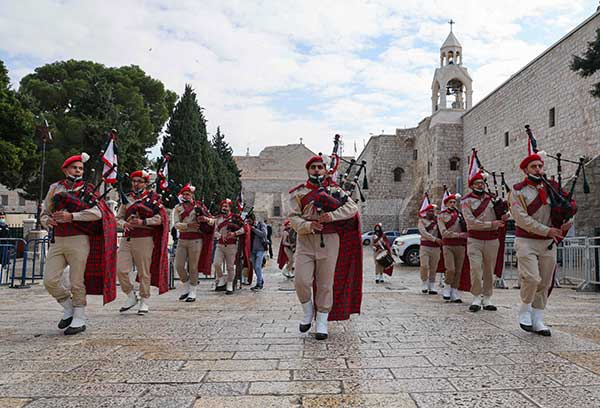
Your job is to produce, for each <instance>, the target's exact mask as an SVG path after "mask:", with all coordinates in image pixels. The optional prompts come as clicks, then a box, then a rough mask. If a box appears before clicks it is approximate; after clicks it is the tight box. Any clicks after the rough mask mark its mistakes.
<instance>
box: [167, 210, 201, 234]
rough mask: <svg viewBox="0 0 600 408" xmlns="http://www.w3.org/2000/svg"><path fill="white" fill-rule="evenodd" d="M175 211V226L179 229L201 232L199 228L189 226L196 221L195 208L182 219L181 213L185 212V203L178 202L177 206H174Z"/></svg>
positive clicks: (180, 230)
mask: <svg viewBox="0 0 600 408" xmlns="http://www.w3.org/2000/svg"><path fill="white" fill-rule="evenodd" d="M189 205H191V206H193V205H194V204H192V203H190V204H189ZM173 212H174V213H175V228H177V231H179V232H200V231H198V230H197V229H191V228H189V227H188V225H189V224H192V223H196V212H195V211H194V210H193V209H192V211H190V213H189V214H188V215H187V217H185V218H184V219H183V220H182V219H181V214H182V213H183V212H185V207H184V205H183V204H177V205H176V206H175V208H173Z"/></svg>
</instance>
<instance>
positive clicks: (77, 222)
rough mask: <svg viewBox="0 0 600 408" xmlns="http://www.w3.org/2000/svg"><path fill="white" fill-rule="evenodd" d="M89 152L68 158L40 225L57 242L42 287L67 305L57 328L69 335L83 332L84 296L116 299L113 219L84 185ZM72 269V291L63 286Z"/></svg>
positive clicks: (50, 191) (114, 225)
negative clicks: (50, 233) (66, 272)
mask: <svg viewBox="0 0 600 408" xmlns="http://www.w3.org/2000/svg"><path fill="white" fill-rule="evenodd" d="M88 158H89V156H88V155H87V154H85V153H82V154H80V155H76V156H71V157H69V158H67V159H66V160H65V161H64V163H63V165H62V171H63V173H64V174H65V179H64V180H61V181H58V182H56V183H54V184H52V185H51V186H50V188H49V189H48V194H47V195H46V198H45V199H44V202H43V204H42V215H41V219H40V221H41V223H42V226H44V227H45V228H49V227H52V228H54V243H53V244H52V245H51V246H50V250H49V252H48V256H47V257H46V270H45V274H44V286H45V287H46V290H47V291H48V293H50V295H51V296H52V297H54V298H55V299H56V300H57V301H58V303H60V305H61V306H62V307H63V309H64V312H63V317H62V319H61V320H60V322H59V323H58V328H59V329H66V330H65V332H64V333H65V334H66V335H73V334H77V333H81V332H83V331H85V329H86V326H85V306H86V294H89V295H99V294H103V295H104V303H108V302H110V301H112V300H114V298H115V297H116V280H115V264H116V243H117V229H116V222H115V217H114V215H113V213H112V211H111V210H110V209H109V208H108V206H107V205H106V203H105V202H104V200H101V199H100V200H98V198H97V197H96V195H95V194H94V193H93V191H95V188H94V186H91V185H89V184H87V183H85V182H84V181H83V170H84V167H83V164H84V162H85V161H87V159H88ZM67 265H68V266H69V269H68V271H69V280H70V282H71V288H70V289H67V288H65V287H64V286H63V285H62V284H61V279H62V275H63V273H64V271H65V267H66V266H67Z"/></svg>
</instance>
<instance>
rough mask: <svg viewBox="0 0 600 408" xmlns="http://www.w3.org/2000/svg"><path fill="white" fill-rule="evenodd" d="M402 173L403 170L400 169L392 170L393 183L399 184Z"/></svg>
mask: <svg viewBox="0 0 600 408" xmlns="http://www.w3.org/2000/svg"><path fill="white" fill-rule="evenodd" d="M403 173H404V169H403V168H402V167H396V168H395V169H394V181H395V182H400V181H402V174H403Z"/></svg>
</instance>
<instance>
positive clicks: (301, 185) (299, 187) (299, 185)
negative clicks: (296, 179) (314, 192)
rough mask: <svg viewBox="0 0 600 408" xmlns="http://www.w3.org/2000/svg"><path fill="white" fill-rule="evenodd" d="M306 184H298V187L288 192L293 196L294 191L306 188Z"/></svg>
mask: <svg viewBox="0 0 600 408" xmlns="http://www.w3.org/2000/svg"><path fill="white" fill-rule="evenodd" d="M304 186H305V184H304V183H302V184H298V185H297V186H296V187H294V188H292V189H291V190H290V191H288V193H290V194H292V193H293V192H294V191H296V190H299V189H301V188H302V187H304Z"/></svg>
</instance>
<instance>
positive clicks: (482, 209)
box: [472, 194, 492, 218]
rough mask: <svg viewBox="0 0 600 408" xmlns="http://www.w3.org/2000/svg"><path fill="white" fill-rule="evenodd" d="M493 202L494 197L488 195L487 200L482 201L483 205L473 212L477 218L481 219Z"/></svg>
mask: <svg viewBox="0 0 600 408" xmlns="http://www.w3.org/2000/svg"><path fill="white" fill-rule="evenodd" d="M491 202H492V197H491V196H489V195H487V194H486V196H485V198H484V199H483V200H482V201H481V204H480V205H479V207H477V208H476V209H474V210H472V212H473V215H474V216H475V218H479V216H480V215H481V214H483V212H484V211H485V209H486V208H487V207H488V205H490V203H491Z"/></svg>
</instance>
